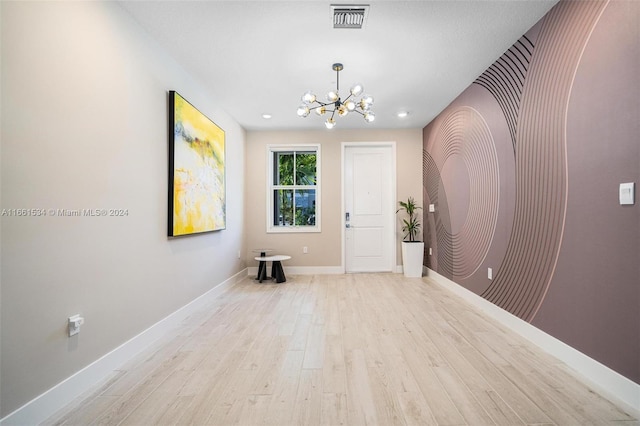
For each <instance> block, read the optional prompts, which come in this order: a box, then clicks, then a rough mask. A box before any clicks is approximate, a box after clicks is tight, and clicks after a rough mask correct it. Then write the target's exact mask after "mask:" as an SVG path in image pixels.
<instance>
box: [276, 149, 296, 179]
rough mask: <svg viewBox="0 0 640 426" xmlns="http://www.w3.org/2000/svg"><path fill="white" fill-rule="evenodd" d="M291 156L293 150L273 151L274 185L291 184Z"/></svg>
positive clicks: (292, 155)
mask: <svg viewBox="0 0 640 426" xmlns="http://www.w3.org/2000/svg"><path fill="white" fill-rule="evenodd" d="M293 157H294V154H293V152H276V153H274V156H273V162H274V167H273V174H274V176H273V180H274V185H293Z"/></svg>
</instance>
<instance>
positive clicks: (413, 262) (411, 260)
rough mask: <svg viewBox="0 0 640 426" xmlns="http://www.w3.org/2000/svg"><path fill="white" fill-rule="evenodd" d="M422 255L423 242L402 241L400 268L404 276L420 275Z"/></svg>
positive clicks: (413, 276)
mask: <svg viewBox="0 0 640 426" xmlns="http://www.w3.org/2000/svg"><path fill="white" fill-rule="evenodd" d="M423 257H424V243H423V242H422V241H420V242H413V243H410V242H407V241H403V242H402V270H403V272H404V276H405V277H409V278H415V277H421V276H422V259H423Z"/></svg>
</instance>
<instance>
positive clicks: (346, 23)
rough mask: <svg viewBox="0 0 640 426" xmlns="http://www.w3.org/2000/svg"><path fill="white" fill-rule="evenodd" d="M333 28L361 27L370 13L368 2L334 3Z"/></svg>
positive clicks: (332, 9) (332, 7)
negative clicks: (352, 3)
mask: <svg viewBox="0 0 640 426" xmlns="http://www.w3.org/2000/svg"><path fill="white" fill-rule="evenodd" d="M331 11H332V12H333V28H354V29H361V28H363V27H364V24H365V22H366V21H367V15H368V14H369V5H368V4H354V5H348V4H332V5H331Z"/></svg>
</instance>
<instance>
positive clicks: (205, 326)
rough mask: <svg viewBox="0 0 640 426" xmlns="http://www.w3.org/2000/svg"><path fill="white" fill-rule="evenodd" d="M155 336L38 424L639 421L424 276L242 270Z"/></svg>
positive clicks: (577, 423) (355, 423)
mask: <svg viewBox="0 0 640 426" xmlns="http://www.w3.org/2000/svg"><path fill="white" fill-rule="evenodd" d="M161 340H162V341H161V342H158V344H157V345H154V347H152V348H149V349H148V351H146V352H145V353H144V354H142V355H140V356H138V357H137V358H136V359H135V360H132V361H131V362H129V363H128V365H125V366H124V367H123V368H122V369H120V370H118V371H115V372H114V373H113V374H112V375H111V377H109V379H108V380H106V381H105V382H104V383H101V384H98V385H96V388H95V389H94V390H92V391H91V392H89V393H88V394H87V395H85V396H84V397H83V398H82V399H80V400H78V401H76V402H74V403H73V404H71V405H70V406H69V407H66V408H65V409H63V410H61V411H60V412H59V413H58V414H56V415H55V416H53V417H52V418H51V419H49V420H48V421H47V422H46V424H56V425H57V424H64V425H68V424H69V425H70V424H81V425H88V424H92V425H93V424H109V425H120V424H122V425H160V424H163V425H164V424H196V425H204V424H210V425H307V424H309V425H360V424H379V425H395V424H400V425H404V424H411V425H466V424H468V425H493V424H498V425H509V426H511V425H522V424H527V425H533V424H535V425H552V424H557V425H606V424H616V425H622V424H624V425H630V424H639V423H638V422H637V421H636V420H635V419H634V418H633V417H631V416H630V415H628V414H626V413H625V412H624V411H623V410H621V409H619V408H617V407H616V406H615V405H613V404H611V403H610V402H608V401H607V400H606V399H604V398H602V397H600V396H599V395H597V394H596V393H594V392H593V391H592V390H590V389H589V388H588V387H587V386H585V385H584V384H582V383H581V382H580V381H578V380H576V379H575V378H574V377H573V376H572V374H571V370H570V369H569V368H568V367H567V366H566V365H563V364H562V363H560V362H559V361H557V360H556V359H554V358H552V357H550V356H549V355H547V354H545V353H544V352H542V351H541V350H539V349H538V348H537V347H535V346H532V345H531V344H529V343H527V342H526V341H524V340H523V339H522V338H520V337H518V336H516V335H514V334H513V333H511V332H509V331H507V330H506V329H505V328H503V327H502V326H500V325H498V324H497V323H496V322H494V321H492V320H490V319H487V318H485V317H483V316H482V315H480V314H479V313H478V312H477V311H476V310H475V309H473V308H472V307H470V306H469V305H468V304H467V303H466V302H464V301H463V300H461V299H459V298H458V297H457V296H455V295H453V294H452V293H450V292H449V291H448V290H446V289H444V288H442V287H440V286H439V285H438V284H436V283H434V282H433V281H431V280H429V279H428V278H423V279H417V278H413V279H405V278H404V277H402V276H401V275H399V274H358V275H313V276H291V277H288V282H286V283H283V284H271V283H262V284H259V283H257V282H254V281H253V280H251V279H250V278H247V279H245V280H243V281H241V282H240V283H238V284H236V285H234V286H233V287H231V288H230V289H227V290H225V291H224V292H222V293H221V294H220V296H219V297H218V298H217V299H216V300H215V301H213V302H211V303H210V305H209V306H208V307H207V308H206V309H203V310H202V311H200V312H199V313H198V314H197V315H194V316H192V317H191V318H190V319H189V321H186V322H185V323H184V324H183V325H182V326H181V327H180V328H179V329H177V330H176V332H175V333H172V335H171V336H167V337H166V338H163V339H161Z"/></svg>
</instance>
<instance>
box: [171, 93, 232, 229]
mask: <svg viewBox="0 0 640 426" xmlns="http://www.w3.org/2000/svg"><path fill="white" fill-rule="evenodd" d="M169 102H170V107H169V111H170V117H169V122H170V124H171V127H172V128H171V131H170V138H169V139H170V140H169V192H170V193H169V236H170V237H173V236H180V235H188V234H196V233H201V232H209V231H217V230H220V229H225V227H226V204H225V203H226V201H225V135H224V130H222V129H221V128H220V127H218V126H217V125H216V124H215V123H214V122H213V121H211V120H210V119H209V118H207V117H206V116H205V115H204V114H202V113H201V112H200V111H198V110H197V109H196V108H195V107H194V106H193V105H191V104H190V103H189V102H187V101H186V100H185V99H184V98H183V97H182V96H180V95H179V94H178V93H177V92H175V91H171V92H169Z"/></svg>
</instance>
